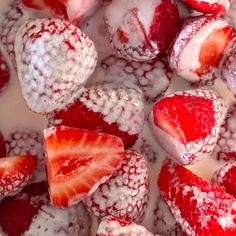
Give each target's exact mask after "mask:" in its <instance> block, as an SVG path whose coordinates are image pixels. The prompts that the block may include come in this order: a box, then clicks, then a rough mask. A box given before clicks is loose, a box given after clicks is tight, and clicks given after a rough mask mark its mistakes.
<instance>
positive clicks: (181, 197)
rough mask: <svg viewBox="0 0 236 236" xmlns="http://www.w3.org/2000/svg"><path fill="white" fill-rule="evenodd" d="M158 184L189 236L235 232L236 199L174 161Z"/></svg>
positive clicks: (163, 170)
mask: <svg viewBox="0 0 236 236" xmlns="http://www.w3.org/2000/svg"><path fill="white" fill-rule="evenodd" d="M158 186H159V188H160V191H161V194H162V196H163V197H164V200H165V201H166V203H167V204H168V206H169V208H170V210H171V212H172V214H173V215H174V217H175V219H176V221H177V222H178V223H179V224H180V225H181V227H182V230H183V231H184V232H185V233H186V234H187V235H189V236H193V235H199V236H200V235H201V236H203V235H204V236H206V235H219V236H220V235H225V236H226V235H227V236H234V235H236V199H235V198H234V197H232V196H230V195H229V194H227V193H226V192H224V191H223V190H222V189H220V188H218V187H215V186H214V185H212V184H210V183H208V182H207V181H205V180H203V179H201V178H200V177H198V176H196V175H194V174H193V173H191V172H190V171H189V170H187V169H186V168H184V167H182V166H180V165H178V164H175V163H174V162H172V161H171V160H167V161H166V162H164V165H163V166H162V169H161V172H160V175H159V179H158Z"/></svg>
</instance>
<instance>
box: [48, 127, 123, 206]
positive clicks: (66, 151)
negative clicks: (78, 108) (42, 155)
mask: <svg viewBox="0 0 236 236" xmlns="http://www.w3.org/2000/svg"><path fill="white" fill-rule="evenodd" d="M44 137H45V149H46V166H47V175H48V184H49V194H50V199H51V202H52V204H53V205H55V206H56V207H60V208H66V207H70V206H73V205H76V204H78V203H79V202H80V201H81V200H83V199H84V198H86V197H88V196H90V195H91V194H92V193H93V192H94V191H95V190H96V189H97V188H98V186H99V185H101V184H102V183H104V182H105V181H106V180H107V179H109V178H110V177H111V176H112V175H113V173H114V172H115V171H116V170H117V169H118V168H119V167H120V165H121V163H122V158H123V155H124V147H123V143H122V141H121V139H120V138H118V137H116V136H113V135H108V134H103V133H97V132H92V131H88V130H82V129H75V128H68V127H64V126H58V127H52V128H49V129H46V130H45V131H44Z"/></svg>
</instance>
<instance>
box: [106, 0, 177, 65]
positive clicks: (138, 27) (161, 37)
mask: <svg viewBox="0 0 236 236" xmlns="http://www.w3.org/2000/svg"><path fill="white" fill-rule="evenodd" d="M105 23H106V28H107V32H108V35H109V38H110V42H111V46H112V48H113V49H114V51H115V52H116V53H117V54H118V55H119V56H122V57H124V58H126V59H128V60H131V61H132V60H134V61H148V60H151V59H153V58H156V57H157V56H158V55H160V54H162V53H163V52H164V51H165V50H166V49H168V48H169V46H170V44H171V43H172V41H173V39H174V37H175V35H176V33H177V30H178V27H179V25H180V18H179V12H178V9H177V7H176V5H175V4H174V3H173V1H171V0H162V1H159V0H150V1H149V2H148V4H147V2H146V1H145V0H136V1H126V0H113V1H112V2H111V4H110V5H108V6H107V7H106V8H105Z"/></svg>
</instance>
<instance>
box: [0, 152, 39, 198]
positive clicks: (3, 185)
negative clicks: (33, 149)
mask: <svg viewBox="0 0 236 236" xmlns="http://www.w3.org/2000/svg"><path fill="white" fill-rule="evenodd" d="M36 164H37V160H36V158H34V157H31V156H15V157H5V158H2V159H0V190H1V191H0V197H1V196H9V195H12V194H15V193H16V192H18V191H20V190H21V189H22V188H23V187H24V186H25V185H26V184H27V183H28V182H29V180H30V177H31V175H32V173H33V171H34V170H35V168H36Z"/></svg>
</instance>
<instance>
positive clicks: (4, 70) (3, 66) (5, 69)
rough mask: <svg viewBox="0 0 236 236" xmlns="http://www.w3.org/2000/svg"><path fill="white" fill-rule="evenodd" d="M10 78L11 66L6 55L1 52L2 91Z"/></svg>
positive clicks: (0, 83)
mask: <svg viewBox="0 0 236 236" xmlns="http://www.w3.org/2000/svg"><path fill="white" fill-rule="evenodd" d="M9 79H10V74H9V68H8V65H7V63H6V60H5V57H4V56H3V55H2V53H1V52H0V92H2V90H3V89H4V88H5V87H6V85H7V84H8V82H9Z"/></svg>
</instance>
